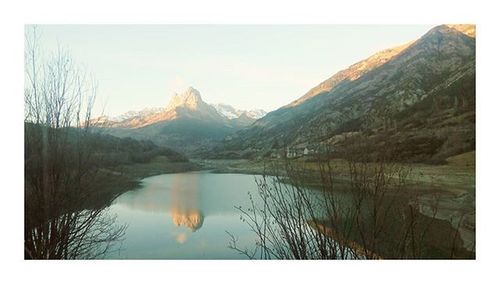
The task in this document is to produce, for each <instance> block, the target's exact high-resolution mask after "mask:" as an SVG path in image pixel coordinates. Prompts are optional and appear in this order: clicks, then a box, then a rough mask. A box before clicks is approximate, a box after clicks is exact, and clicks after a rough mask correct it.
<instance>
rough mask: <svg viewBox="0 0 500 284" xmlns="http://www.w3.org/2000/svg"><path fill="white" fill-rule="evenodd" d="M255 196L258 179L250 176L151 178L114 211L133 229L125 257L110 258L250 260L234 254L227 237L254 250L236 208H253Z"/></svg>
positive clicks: (121, 199) (199, 174)
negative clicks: (235, 237)
mask: <svg viewBox="0 0 500 284" xmlns="http://www.w3.org/2000/svg"><path fill="white" fill-rule="evenodd" d="M255 191H256V186H255V181H254V177H253V176H248V175H237V174H211V173H205V172H192V173H179V174H169V175H160V176H155V177H150V178H146V179H144V180H143V184H142V186H141V188H138V189H137V190H134V191H129V192H127V193H124V194H122V195H121V196H119V197H118V198H117V199H116V200H115V202H114V203H113V205H112V206H111V208H110V209H111V211H112V212H113V213H116V214H117V215H118V217H119V219H120V221H122V222H124V223H127V224H128V225H129V226H128V229H127V235H126V236H125V237H126V239H125V241H124V242H123V246H122V252H121V254H120V255H111V256H110V258H147V259H151V258H163V259H164V258H169V259H200V258H201V259H207V258H208V259H213V258H222V259H227V258H245V257H244V256H242V255H239V254H238V253H237V252H235V251H232V250H230V249H228V241H229V238H228V235H227V233H226V231H230V232H231V233H234V234H236V235H238V236H240V242H241V243H243V244H248V246H250V245H253V244H254V242H255V237H254V236H253V235H252V234H251V232H250V231H249V229H248V227H247V225H246V224H245V223H243V222H242V221H241V220H240V219H239V217H240V212H239V211H238V210H236V209H235V208H234V206H236V205H242V206H244V207H248V206H249V201H248V194H247V193H248V192H253V194H256V192H255Z"/></svg>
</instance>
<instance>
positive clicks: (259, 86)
mask: <svg viewBox="0 0 500 284" xmlns="http://www.w3.org/2000/svg"><path fill="white" fill-rule="evenodd" d="M38 27H39V33H40V36H41V39H40V40H41V45H42V48H43V49H44V52H45V53H48V52H50V51H54V50H56V49H57V47H58V46H61V47H63V48H66V49H67V50H68V51H69V52H70V54H71V56H72V57H73V59H74V60H75V61H76V62H78V63H79V64H81V65H83V66H84V68H85V70H87V71H89V72H90V73H92V74H93V76H94V77H95V79H96V80H97V81H98V95H97V101H96V105H95V111H94V113H96V112H97V113H100V112H101V111H102V110H103V109H104V113H105V114H107V115H111V116H115V115H119V114H122V113H124V112H126V111H129V110H141V109H144V108H146V107H160V106H166V105H167V103H168V101H169V99H170V98H171V97H172V95H173V94H174V93H175V92H182V91H183V90H184V89H186V88H187V87H189V86H192V87H194V88H196V89H198V90H199V91H200V93H201V96H202V98H203V100H204V101H206V102H208V103H226V104H230V105H233V106H234V107H236V108H241V109H254V108H261V109H264V110H266V111H271V110H274V109H277V108H279V107H281V106H283V105H285V104H288V103H290V102H291V101H293V100H295V99H297V98H299V97H301V96H302V95H304V94H305V93H306V92H307V91H308V90H309V89H311V88H313V87H314V86H316V85H317V84H319V83H320V82H322V81H323V80H325V79H327V78H328V77H330V76H331V75H333V74H335V73H336V72H337V71H340V70H342V69H344V68H346V67H348V66H349V65H351V64H354V63H355V62H357V61H359V60H362V59H364V58H366V57H368V56H370V55H372V54H373V53H375V52H377V51H380V50H382V49H385V48H389V47H393V46H397V45H400V44H403V43H406V42H408V41H411V40H415V39H417V38H419V37H420V36H422V35H423V34H424V33H425V32H427V31H428V30H429V29H431V28H432V26H429V25H39V26H38Z"/></svg>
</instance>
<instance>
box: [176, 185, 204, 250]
mask: <svg viewBox="0 0 500 284" xmlns="http://www.w3.org/2000/svg"><path fill="white" fill-rule="evenodd" d="M198 190H199V177H198V176H196V177H194V178H192V179H188V180H186V179H185V178H184V179H183V178H182V177H181V176H174V177H173V178H172V182H171V188H170V202H169V210H168V211H169V212H170V215H171V216H172V221H173V223H174V224H175V225H176V226H177V227H179V226H184V227H187V228H189V229H191V231H193V232H195V231H196V230H198V229H199V228H201V226H202V225H203V213H202V212H201V211H200V202H201V200H200V193H199V192H198ZM181 239H182V240H185V237H184V238H181ZM178 240H179V238H178ZM180 243H183V242H180Z"/></svg>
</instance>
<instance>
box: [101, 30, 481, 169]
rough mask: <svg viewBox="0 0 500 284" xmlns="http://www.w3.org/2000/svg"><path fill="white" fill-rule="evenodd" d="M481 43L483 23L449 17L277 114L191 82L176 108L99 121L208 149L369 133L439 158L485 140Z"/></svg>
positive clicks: (420, 157)
mask: <svg viewBox="0 0 500 284" xmlns="http://www.w3.org/2000/svg"><path fill="white" fill-rule="evenodd" d="M475 47H476V45H475V26H474V25H441V26H437V27H435V28H433V29H431V30H430V31H429V32H427V33H426V34H425V35H423V36H422V37H421V38H419V39H417V40H415V41H412V42H409V43H406V44H404V45H401V46H398V47H395V48H390V49H386V50H383V51H380V52H378V53H376V54H374V55H372V56H370V57H369V58H367V59H365V60H362V61H360V62H358V63H355V64H353V65H351V66H350V67H349V68H347V69H345V70H342V71H340V72H337V73H335V74H334V75H333V76H331V77H330V78H328V79H326V80H325V81H323V82H321V83H320V84H319V85H317V86H315V87H314V88H312V89H311V90H310V91H309V92H307V93H306V94H304V95H303V96H301V97H299V98H298V99H296V100H294V101H293V102H290V103H289V104H287V105H285V106H283V107H281V108H279V109H277V110H275V111H272V112H270V113H267V114H266V113H265V112H264V111H262V110H254V111H244V110H237V109H235V108H233V107H231V106H228V105H224V104H216V105H209V104H207V103H205V102H203V100H202V99H201V96H200V93H199V92H198V91H197V90H195V89H194V88H189V89H188V90H187V91H186V92H184V93H183V94H180V95H176V96H174V97H173V98H172V100H171V101H170V103H169V104H168V106H167V107H166V108H156V109H146V110H143V111H141V112H129V113H126V114H124V115H122V116H120V117H118V118H115V119H111V118H107V117H101V118H98V119H95V120H94V121H93V122H94V125H95V126H96V128H99V129H101V130H102V131H106V132H108V133H110V134H112V135H116V136H129V137H132V138H136V139H151V140H153V141H154V142H155V143H157V144H160V145H163V146H169V147H172V148H173V149H176V150H179V151H181V152H183V153H187V154H189V155H201V156H204V157H208V158H228V157H230V158H234V157H236V158H237V157H266V156H269V155H271V154H272V153H276V152H278V151H282V150H283V149H284V148H285V147H291V148H293V147H298V146H301V147H303V146H304V145H310V146H311V147H317V146H318V145H322V144H329V145H336V147H342V144H343V143H344V144H345V143H348V142H346V141H342V139H340V137H346V134H349V135H356V134H359V133H364V134H365V136H366V139H368V144H371V145H372V146H373V147H374V148H373V152H376V151H377V149H385V150H387V149H390V150H391V151H393V152H394V153H393V154H394V155H393V156H394V157H395V159H397V160H405V161H415V162H439V161H443V160H444V159H446V158H447V157H449V156H451V155H456V154H460V153H464V152H467V151H471V150H474V149H475ZM389 146H390V147H389Z"/></svg>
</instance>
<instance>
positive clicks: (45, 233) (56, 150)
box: [24, 28, 125, 259]
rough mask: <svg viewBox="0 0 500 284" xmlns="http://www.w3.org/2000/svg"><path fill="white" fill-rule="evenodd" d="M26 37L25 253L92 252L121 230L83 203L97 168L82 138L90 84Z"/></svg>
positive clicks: (33, 32) (32, 34)
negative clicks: (43, 54) (44, 56)
mask: <svg viewBox="0 0 500 284" xmlns="http://www.w3.org/2000/svg"><path fill="white" fill-rule="evenodd" d="M38 44H39V36H38V34H37V29H36V28H32V29H31V28H30V29H29V30H27V31H26V42H25V91H24V96H25V257H26V258H35V259H40V258H50V259H53V258H95V257H100V256H102V255H103V254H104V253H106V252H107V251H108V250H109V249H110V248H111V247H112V246H113V244H115V243H116V242H117V241H119V240H120V239H121V237H122V236H123V233H124V230H125V227H124V226H117V225H115V217H113V216H109V215H108V213H107V211H106V210H104V209H103V208H92V206H90V205H89V204H88V202H87V198H88V196H89V194H90V190H91V189H92V188H93V180H94V177H95V174H96V167H95V164H94V161H93V159H92V145H90V142H89V139H88V137H89V134H90V116H91V110H92V106H93V103H94V100H95V95H96V83H95V81H94V80H92V79H91V78H89V76H88V75H87V74H86V73H85V72H83V71H82V70H81V69H80V68H78V66H77V65H76V64H75V63H74V62H73V60H72V59H71V57H70V56H69V54H68V52H66V51H64V50H63V49H61V48H59V49H58V50H57V51H56V52H55V53H54V54H52V55H50V56H49V57H48V59H44V58H43V57H42V56H41V52H40V48H39V45H38Z"/></svg>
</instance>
